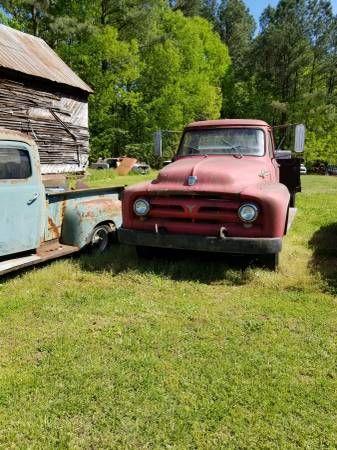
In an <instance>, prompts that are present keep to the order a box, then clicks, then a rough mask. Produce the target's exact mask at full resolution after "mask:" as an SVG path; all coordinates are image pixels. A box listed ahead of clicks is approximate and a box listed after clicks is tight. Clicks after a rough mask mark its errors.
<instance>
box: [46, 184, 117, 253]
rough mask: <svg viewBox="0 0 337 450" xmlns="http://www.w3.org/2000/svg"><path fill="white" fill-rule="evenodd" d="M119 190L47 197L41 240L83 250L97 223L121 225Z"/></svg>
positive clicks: (93, 190)
mask: <svg viewBox="0 0 337 450" xmlns="http://www.w3.org/2000/svg"><path fill="white" fill-rule="evenodd" d="M120 191H121V189H119V188H116V189H113V188H110V189H90V190H83V191H70V192H63V193H57V194H48V196H47V202H48V214H47V216H48V217H47V223H46V233H45V240H51V239H59V240H60V242H62V243H63V244H66V245H74V246H77V247H79V248H82V247H84V246H85V245H86V244H87V243H88V241H89V239H90V237H91V233H92V230H93V229H94V228H95V226H96V225H98V224H100V223H111V224H113V225H114V226H115V227H116V228H118V227H119V226H120V225H121V221H122V218H121V204H120V200H119V192H120Z"/></svg>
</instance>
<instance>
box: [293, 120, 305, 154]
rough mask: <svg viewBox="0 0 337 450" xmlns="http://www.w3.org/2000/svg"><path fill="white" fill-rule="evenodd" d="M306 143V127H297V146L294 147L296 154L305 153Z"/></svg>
mask: <svg viewBox="0 0 337 450" xmlns="http://www.w3.org/2000/svg"><path fill="white" fill-rule="evenodd" d="M304 142H305V126H304V125H296V127H295V145H294V151H295V152H296V153H302V152H303V151H304Z"/></svg>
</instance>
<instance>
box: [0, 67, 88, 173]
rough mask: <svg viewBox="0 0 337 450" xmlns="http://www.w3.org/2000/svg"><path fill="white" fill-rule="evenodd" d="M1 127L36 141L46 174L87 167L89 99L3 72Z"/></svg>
mask: <svg viewBox="0 0 337 450" xmlns="http://www.w3.org/2000/svg"><path fill="white" fill-rule="evenodd" d="M0 127H5V128H8V129H10V130H16V131H21V132H24V133H28V134H29V135H30V136H31V137H32V138H33V139H34V140H35V141H36V143H37V145H38V148H39V152H40V159H41V167H42V173H45V174H46V173H62V172H83V170H84V169H85V167H86V166H87V163H88V154H89V132H88V102H87V99H86V98H83V96H82V98H81V96H77V95H76V94H75V95H74V94H71V93H69V92H68V93H64V92H63V93H61V92H57V91H55V90H50V89H49V87H48V85H44V83H43V82H41V83H39V86H38V87H37V86H36V83H29V81H27V80H23V81H22V82H21V81H17V80H16V81H14V80H11V79H8V78H4V77H3V76H1V75H0Z"/></svg>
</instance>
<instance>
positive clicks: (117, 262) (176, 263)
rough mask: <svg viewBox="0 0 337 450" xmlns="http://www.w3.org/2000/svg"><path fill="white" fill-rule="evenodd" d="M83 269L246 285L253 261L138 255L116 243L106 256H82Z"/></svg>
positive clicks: (182, 254) (207, 256) (171, 254)
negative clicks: (145, 256)
mask: <svg viewBox="0 0 337 450" xmlns="http://www.w3.org/2000/svg"><path fill="white" fill-rule="evenodd" d="M79 262H80V266H81V268H82V269H83V270H86V271H92V272H110V273H112V274H119V273H121V272H126V271H128V270H135V271H138V272H140V273H145V274H146V273H147V274H155V275H160V276H163V277H167V278H170V279H172V280H177V281H182V280H183V281H198V282H200V283H205V284H208V283H212V282H216V281H222V282H227V283H230V284H232V285H244V284H246V283H247V282H249V281H250V278H251V274H250V272H249V271H247V268H248V267H249V266H250V263H251V261H250V260H248V259H247V258H246V257H240V256H228V255H221V254H213V253H212V254H209V253H200V252H183V251H180V252H179V251H171V252H170V251H164V252H163V253H162V254H161V255H160V256H158V257H155V258H153V259H143V258H139V257H138V256H137V254H136V252H135V250H134V249H133V248H132V247H128V246H123V245H118V244H115V245H113V246H112V248H111V250H110V251H109V252H107V253H106V254H103V255H98V256H89V255H82V256H81V257H80V259H79Z"/></svg>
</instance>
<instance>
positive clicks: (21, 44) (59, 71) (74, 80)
mask: <svg viewBox="0 0 337 450" xmlns="http://www.w3.org/2000/svg"><path fill="white" fill-rule="evenodd" d="M1 67H2V68H5V69H11V70H15V71H17V72H20V73H24V74H27V75H32V76H34V77H40V78H44V79H46V80H49V81H53V82H55V83H60V84H63V85H67V86H72V87H75V88H78V89H81V90H82V91H85V92H88V93H91V92H93V91H92V89H91V88H90V86H88V85H87V84H86V83H84V81H82V80H81V78H80V77H79V76H77V75H76V73H74V72H73V71H72V70H71V69H70V67H68V66H67V64H66V63H65V62H64V61H62V59H61V58H60V57H59V56H58V55H57V54H56V53H55V52H54V51H53V50H52V49H51V48H50V47H49V45H48V44H47V43H46V42H45V41H44V40H43V39H40V38H38V37H36V36H31V35H30V34H26V33H23V32H21V31H18V30H14V29H13V28H10V27H7V26H5V25H1V24H0V68H1Z"/></svg>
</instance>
